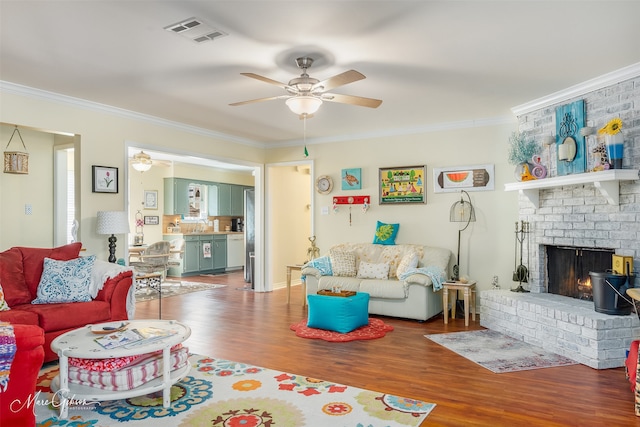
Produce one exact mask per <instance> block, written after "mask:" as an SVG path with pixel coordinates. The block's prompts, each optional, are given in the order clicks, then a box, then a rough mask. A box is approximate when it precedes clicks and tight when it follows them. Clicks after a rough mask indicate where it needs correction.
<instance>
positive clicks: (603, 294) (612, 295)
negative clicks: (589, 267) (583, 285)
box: [589, 271, 635, 316]
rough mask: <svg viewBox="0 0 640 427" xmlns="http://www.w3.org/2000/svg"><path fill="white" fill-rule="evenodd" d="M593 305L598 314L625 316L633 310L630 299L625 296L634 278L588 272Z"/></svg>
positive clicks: (608, 273)
mask: <svg viewBox="0 0 640 427" xmlns="http://www.w3.org/2000/svg"><path fill="white" fill-rule="evenodd" d="M589 276H591V288H592V291H593V304H594V306H595V309H596V311H597V312H598V313H605V314H614V315H618V316H625V315H628V314H631V309H632V308H633V305H632V300H631V298H630V297H629V296H628V295H627V294H626V292H627V289H629V287H633V282H634V279H635V276H634V275H633V274H632V275H630V276H624V275H621V274H613V273H611V272H596V271H590V272H589Z"/></svg>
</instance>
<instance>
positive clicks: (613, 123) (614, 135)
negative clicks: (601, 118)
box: [598, 118, 624, 169]
mask: <svg viewBox="0 0 640 427" xmlns="http://www.w3.org/2000/svg"><path fill="white" fill-rule="evenodd" d="M598 135H599V136H602V137H604V143H605V146H606V147H607V157H608V158H609V168H610V169H622V158H623V153H624V137H623V136H622V120H620V119H619V118H615V119H611V120H609V122H608V123H607V124H606V125H604V126H603V127H602V128H600V130H598Z"/></svg>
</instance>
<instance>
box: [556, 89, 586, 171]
mask: <svg viewBox="0 0 640 427" xmlns="http://www.w3.org/2000/svg"><path fill="white" fill-rule="evenodd" d="M584 117H585V112H584V100H580V101H575V102H572V103H571V104H566V105H562V106H560V107H557V108H556V148H557V151H556V152H557V153H558V168H557V169H558V175H559V176H561V175H570V174H574V173H583V172H585V171H586V170H587V156H586V154H585V151H586V143H585V140H584V136H580V129H582V128H583V127H584V126H585V124H584V123H585V121H584Z"/></svg>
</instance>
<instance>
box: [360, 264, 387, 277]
mask: <svg viewBox="0 0 640 427" xmlns="http://www.w3.org/2000/svg"><path fill="white" fill-rule="evenodd" d="M356 277H358V278H359V279H388V278H389V264H387V263H386V262H384V263H380V264H373V263H371V262H364V261H361V262H360V266H359V267H358V275H357V276H356Z"/></svg>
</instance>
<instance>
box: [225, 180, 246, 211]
mask: <svg viewBox="0 0 640 427" xmlns="http://www.w3.org/2000/svg"><path fill="white" fill-rule="evenodd" d="M230 187H231V212H230V214H229V215H231V216H243V215H244V189H245V188H246V187H245V186H244V185H235V184H232V185H230Z"/></svg>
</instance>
